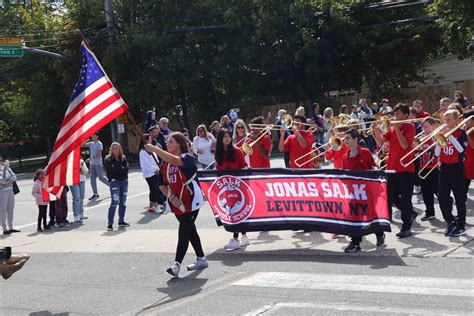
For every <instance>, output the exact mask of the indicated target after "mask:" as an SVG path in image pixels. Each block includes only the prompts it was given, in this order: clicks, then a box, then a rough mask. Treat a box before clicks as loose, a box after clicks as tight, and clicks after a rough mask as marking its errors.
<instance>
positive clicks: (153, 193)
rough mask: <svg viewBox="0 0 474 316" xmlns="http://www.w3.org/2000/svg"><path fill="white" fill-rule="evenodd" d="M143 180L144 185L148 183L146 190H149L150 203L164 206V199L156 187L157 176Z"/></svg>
mask: <svg viewBox="0 0 474 316" xmlns="http://www.w3.org/2000/svg"><path fill="white" fill-rule="evenodd" d="M145 180H146V183H148V188H149V189H150V194H149V195H148V196H149V198H150V202H153V203H159V204H164V203H165V200H166V199H165V196H164V195H163V193H162V192H161V190H160V188H159V187H158V176H157V175H156V174H155V175H154V176H152V177H149V178H145Z"/></svg>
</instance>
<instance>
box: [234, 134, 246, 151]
mask: <svg viewBox="0 0 474 316" xmlns="http://www.w3.org/2000/svg"><path fill="white" fill-rule="evenodd" d="M247 139H248V137H247V136H239V135H237V136H235V145H234V146H235V147H239V148H242V145H243V144H244V143H246V142H247Z"/></svg>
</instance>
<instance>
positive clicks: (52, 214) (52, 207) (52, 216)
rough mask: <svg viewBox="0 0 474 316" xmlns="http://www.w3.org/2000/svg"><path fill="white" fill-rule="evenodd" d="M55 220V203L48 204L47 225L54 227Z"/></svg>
mask: <svg viewBox="0 0 474 316" xmlns="http://www.w3.org/2000/svg"><path fill="white" fill-rule="evenodd" d="M55 220H56V201H51V202H49V225H54V222H55Z"/></svg>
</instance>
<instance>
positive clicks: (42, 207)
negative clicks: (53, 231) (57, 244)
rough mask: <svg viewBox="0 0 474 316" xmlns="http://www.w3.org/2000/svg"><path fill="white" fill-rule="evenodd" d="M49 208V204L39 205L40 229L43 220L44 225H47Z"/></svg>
mask: <svg viewBox="0 0 474 316" xmlns="http://www.w3.org/2000/svg"><path fill="white" fill-rule="evenodd" d="M47 210H48V205H38V229H41V222H43V227H46V212H47Z"/></svg>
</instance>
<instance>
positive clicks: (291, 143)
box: [283, 131, 314, 169]
mask: <svg viewBox="0 0 474 316" xmlns="http://www.w3.org/2000/svg"><path fill="white" fill-rule="evenodd" d="M300 133H301V136H303V138H304V139H305V140H306V146H305V147H301V144H300V142H299V140H298V137H297V136H296V135H295V134H293V135H290V136H288V138H287V139H286V140H285V144H284V147H283V151H285V152H289V153H290V168H292V169H298V168H313V166H314V161H308V162H307V163H305V164H304V165H302V166H301V167H298V166H297V165H296V164H295V160H296V159H298V158H299V157H301V156H303V155H305V154H307V153H309V152H311V151H312V148H311V146H312V144H313V141H314V136H313V133H311V132H308V131H300ZM307 158H308V160H309V158H310V157H309V156H307ZM300 160H301V162H303V160H302V159H300Z"/></svg>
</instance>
